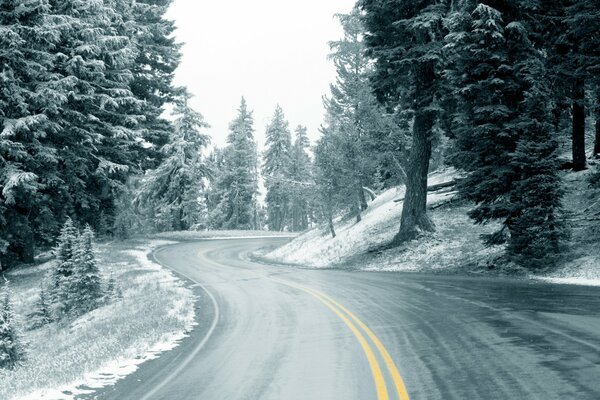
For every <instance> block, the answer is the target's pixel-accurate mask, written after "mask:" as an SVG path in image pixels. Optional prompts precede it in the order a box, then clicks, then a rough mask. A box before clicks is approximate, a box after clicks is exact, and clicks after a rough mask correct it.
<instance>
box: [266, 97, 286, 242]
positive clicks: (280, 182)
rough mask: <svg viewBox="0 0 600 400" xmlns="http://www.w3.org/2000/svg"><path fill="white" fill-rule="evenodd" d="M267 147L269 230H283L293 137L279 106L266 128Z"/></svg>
mask: <svg viewBox="0 0 600 400" xmlns="http://www.w3.org/2000/svg"><path fill="white" fill-rule="evenodd" d="M266 146H267V150H266V151H265V155H264V164H263V176H264V178H265V185H266V187H267V198H266V202H267V214H268V216H267V223H268V225H269V230H272V231H283V229H284V228H285V227H286V224H287V222H288V219H289V218H290V215H289V214H290V213H289V207H290V204H289V203H290V179H289V173H290V164H291V151H292V134H291V133H290V129H289V124H288V122H287V121H286V119H285V116H284V114H283V110H282V109H281V107H279V106H277V108H276V109H275V114H274V115H273V118H272V120H271V122H270V123H269V125H268V126H267V132H266Z"/></svg>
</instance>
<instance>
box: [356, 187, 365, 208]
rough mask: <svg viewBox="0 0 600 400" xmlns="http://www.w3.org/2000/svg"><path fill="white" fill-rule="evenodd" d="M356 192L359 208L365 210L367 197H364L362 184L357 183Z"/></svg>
mask: <svg viewBox="0 0 600 400" xmlns="http://www.w3.org/2000/svg"><path fill="white" fill-rule="evenodd" d="M357 189H358V190H357V192H356V194H357V195H358V201H359V203H360V210H361V211H365V210H366V209H367V207H368V204H367V199H366V198H365V192H364V190H363V186H362V185H358V188H357Z"/></svg>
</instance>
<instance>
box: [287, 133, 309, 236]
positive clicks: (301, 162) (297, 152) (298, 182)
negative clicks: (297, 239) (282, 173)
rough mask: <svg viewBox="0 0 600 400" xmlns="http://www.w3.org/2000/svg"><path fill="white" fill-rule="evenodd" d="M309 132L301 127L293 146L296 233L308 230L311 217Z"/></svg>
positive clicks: (292, 194)
mask: <svg viewBox="0 0 600 400" xmlns="http://www.w3.org/2000/svg"><path fill="white" fill-rule="evenodd" d="M307 132H308V130H307V129H306V127H304V126H301V125H299V126H298V127H297V128H296V131H295V133H296V137H295V139H294V144H293V146H292V154H291V164H290V181H291V185H290V189H291V192H290V193H291V213H292V226H291V229H292V231H294V232H299V231H303V230H305V229H306V228H308V223H309V215H310V198H311V192H312V190H313V189H314V185H313V182H312V174H311V160H310V157H309V155H308V152H307V150H308V149H309V148H310V141H309V139H308V134H307Z"/></svg>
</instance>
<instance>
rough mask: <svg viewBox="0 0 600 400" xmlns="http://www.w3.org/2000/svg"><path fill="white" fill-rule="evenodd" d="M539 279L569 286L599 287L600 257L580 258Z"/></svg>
mask: <svg viewBox="0 0 600 400" xmlns="http://www.w3.org/2000/svg"><path fill="white" fill-rule="evenodd" d="M539 279H541V280H545V281H547V282H553V283H564V284H570V285H588V286H600V257H598V256H597V255H596V256H587V257H582V258H580V259H577V260H575V261H572V262H570V263H568V264H567V265H566V266H564V267H563V268H561V269H560V270H558V271H555V272H553V273H552V274H550V275H548V276H544V277H541V278H539Z"/></svg>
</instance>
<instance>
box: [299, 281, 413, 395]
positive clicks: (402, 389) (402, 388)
mask: <svg viewBox="0 0 600 400" xmlns="http://www.w3.org/2000/svg"><path fill="white" fill-rule="evenodd" d="M307 290H308V291H312V292H315V293H317V294H319V295H320V296H321V297H323V298H325V299H327V300H328V301H329V302H331V303H332V304H334V305H335V306H337V307H338V308H339V309H341V310H342V311H344V312H345V313H346V314H348V315H349V316H350V318H352V319H353V320H354V322H356V324H357V325H358V326H360V327H361V328H362V330H363V331H365V332H366V334H367V336H369V338H370V339H371V340H372V341H373V343H375V347H377V350H379V353H380V354H381V356H382V357H383V361H384V362H385V365H386V366H387V368H388V370H389V371H390V374H391V375H392V380H393V381H394V386H395V387H396V393H397V394H398V398H399V399H400V400H409V397H408V392H407V391H406V385H405V384H404V381H403V380H402V377H401V376H400V372H398V368H396V364H394V360H392V357H391V356H390V353H388V351H387V350H386V348H385V346H384V345H383V343H381V340H379V338H378V337H377V336H376V335H375V334H374V333H373V331H372V330H371V329H369V327H368V326H367V325H365V324H364V323H363V322H362V321H361V320H360V319H358V317H357V316H355V315H354V314H352V313H351V312H350V311H349V310H348V309H347V308H346V307H344V306H343V305H341V304H340V303H338V302H337V301H335V300H333V299H332V298H331V297H329V296H327V295H325V294H323V293H321V292H319V291H318V290H315V289H308V288H307Z"/></svg>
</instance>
